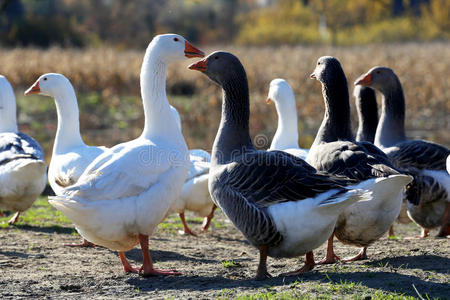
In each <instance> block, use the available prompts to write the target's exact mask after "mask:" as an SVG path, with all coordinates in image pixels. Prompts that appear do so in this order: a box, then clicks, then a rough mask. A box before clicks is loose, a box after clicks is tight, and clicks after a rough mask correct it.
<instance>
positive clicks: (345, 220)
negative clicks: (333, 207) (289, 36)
mask: <svg viewBox="0 0 450 300" xmlns="http://www.w3.org/2000/svg"><path fill="white" fill-rule="evenodd" d="M311 78H313V79H317V80H318V81H319V82H320V83H321V84H322V94H323V99H324V103H325V114H324V118H323V121H322V124H321V126H320V128H319V130H318V133H317V135H316V138H315V140H314V142H313V145H312V146H311V149H310V151H309V154H308V157H307V160H306V161H307V162H308V163H310V164H311V165H312V166H313V167H315V168H316V169H317V170H320V171H326V172H329V173H332V174H338V175H344V176H348V177H350V178H353V179H355V180H358V181H361V180H367V179H369V178H377V177H387V176H390V175H395V174H400V173H399V172H398V171H397V170H396V169H395V168H394V167H393V166H392V164H391V163H390V161H389V159H388V158H387V156H386V155H385V154H384V153H383V152H382V151H381V150H380V149H378V148H377V147H375V146H374V145H373V144H372V143H369V142H356V141H355V140H354V137H353V133H352V130H351V121H350V101H349V92H348V85H347V79H346V77H345V74H344V71H343V69H342V67H341V64H340V63H339V61H338V60H337V59H336V58H334V57H331V56H323V57H320V58H319V59H318V60H317V64H316V67H315V70H314V72H313V73H312V74H311ZM403 178H404V180H403V182H401V183H398V182H393V183H392V184H391V185H390V186H389V187H387V188H386V190H385V191H384V193H381V194H378V195H373V197H372V198H371V200H370V201H366V202H358V203H355V204H353V205H351V206H349V207H348V208H346V209H345V211H344V212H343V213H342V214H341V215H340V216H339V218H338V221H337V223H336V228H335V231H334V235H335V236H336V237H337V238H338V239H339V241H341V242H342V243H345V244H350V245H354V246H358V247H362V249H361V251H360V252H359V253H358V254H357V255H356V256H354V257H352V258H347V259H344V260H342V261H353V260H358V259H363V258H366V257H367V255H366V249H367V247H368V246H369V245H370V244H372V243H373V242H375V241H376V240H377V239H379V238H380V237H381V236H382V235H383V234H384V233H386V232H387V231H388V230H389V227H390V226H391V224H392V223H393V222H394V220H395V219H396V218H397V216H398V215H399V213H400V209H401V206H402V198H403V197H402V193H403V188H404V187H405V185H406V184H407V183H409V182H410V181H411V177H410V176H406V175H404V176H403ZM336 260H339V257H338V256H336V255H335V254H334V250H333V235H332V236H331V237H330V239H329V242H328V249H327V255H326V257H325V259H323V260H321V261H320V263H334V262H336Z"/></svg>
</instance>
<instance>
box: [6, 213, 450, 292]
mask: <svg viewBox="0 0 450 300" xmlns="http://www.w3.org/2000/svg"><path fill="white" fill-rule="evenodd" d="M188 216H189V215H188ZM215 222H216V226H215V228H213V230H212V231H210V232H208V233H206V234H200V235H199V237H192V236H182V235H179V234H178V233H176V232H175V231H174V230H160V231H158V232H157V233H156V234H155V235H154V236H153V237H152V238H151V241H150V248H151V255H152V258H153V260H154V262H156V266H157V267H158V268H160V269H177V270H178V271H181V272H182V273H183V275H181V276H169V277H150V278H144V277H142V276H139V275H138V274H125V273H124V272H123V270H122V266H121V264H120V261H119V258H118V255H117V253H116V252H114V251H110V250H108V249H105V248H102V247H94V248H71V247H67V246H64V245H63V244H65V243H72V242H78V241H80V237H79V236H78V235H76V234H74V230H73V229H72V228H70V227H56V226H53V227H39V226H27V225H22V226H10V227H8V228H3V229H0V237H1V246H0V272H1V277H0V298H1V299H12V298H14V299H19V298H27V299H29V298H32V297H39V298H64V299H78V298H80V297H82V298H87V297H89V298H131V297H136V298H152V299H167V298H198V299H205V298H218V297H221V298H233V297H237V296H239V295H245V294H260V293H263V294H267V293H269V294H272V295H273V294H277V293H283V292H287V293H289V292H292V291H301V292H302V293H304V294H303V295H307V296H311V297H314V296H318V295H323V294H324V293H325V294H328V295H329V296H331V297H336V295H341V296H342V295H348V296H352V295H353V296H355V294H356V293H359V294H357V295H359V296H361V293H362V295H363V298H364V294H367V295H368V298H367V299H370V295H371V294H373V293H375V292H379V291H381V292H382V293H386V294H389V293H398V294H404V295H405V296H408V295H409V296H414V297H418V293H420V294H421V295H425V294H427V295H428V296H429V297H430V298H432V297H439V298H450V284H449V272H450V255H449V254H450V245H449V239H448V238H447V239H437V238H434V237H433V235H435V234H436V231H433V232H431V234H432V236H431V237H428V238H426V239H411V240H408V239H405V238H403V239H399V240H389V239H387V237H384V238H382V239H381V240H379V241H377V242H376V243H375V244H374V245H372V246H371V247H369V249H368V257H369V258H368V259H367V260H362V261H358V262H351V263H338V264H335V265H319V266H316V267H315V268H314V269H313V270H312V271H310V272H308V273H305V274H303V275H302V276H299V277H298V278H297V277H295V276H292V277H281V276H279V274H281V273H283V272H287V271H292V270H295V269H297V268H298V267H299V266H301V265H302V264H303V259H304V258H303V257H301V258H294V259H273V258H269V260H268V270H269V272H270V273H271V274H272V275H273V276H274V277H273V278H271V279H268V280H265V281H255V280H253V276H254V275H255V271H256V268H257V264H258V251H257V250H256V249H255V248H253V247H251V246H250V245H249V244H248V243H247V242H246V241H245V239H244V238H243V236H242V234H241V233H240V232H239V231H237V230H236V229H235V228H234V227H233V226H232V224H230V223H229V221H228V220H227V219H226V218H225V217H224V216H223V215H222V214H221V213H220V212H218V213H217V215H216V220H215ZM217 224H221V226H219V225H217ZM191 226H192V229H193V230H194V231H197V232H198V231H199V229H200V224H198V223H191ZM395 230H396V233H397V234H398V235H401V236H403V237H405V236H413V235H415V234H418V233H419V232H420V230H419V228H418V227H416V226H415V225H414V224H409V225H398V226H396V228H395ZM325 249H326V245H322V246H321V247H320V248H319V249H317V250H316V251H315V255H316V256H315V258H316V260H319V259H320V258H322V257H323V256H324V255H325ZM335 250H336V254H337V255H339V256H341V257H347V256H353V255H356V254H357V253H358V251H359V249H357V248H356V247H351V246H345V245H343V244H341V243H339V242H336V243H335ZM126 255H127V257H128V258H129V259H130V262H131V263H132V264H134V265H139V266H140V260H141V257H142V256H141V252H140V249H139V248H135V249H133V250H131V251H129V252H127V253H126ZM230 260H233V261H234V263H231V266H229V265H228V264H224V263H223V262H224V261H230ZM225 266H228V267H225ZM352 282H354V283H356V284H357V285H356V286H355V287H352V284H350V283H352ZM339 286H341V288H339ZM333 287H334V288H333ZM346 288H347V289H348V290H345V289H346ZM416 290H417V292H416Z"/></svg>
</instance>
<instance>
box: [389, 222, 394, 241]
mask: <svg viewBox="0 0 450 300" xmlns="http://www.w3.org/2000/svg"><path fill="white" fill-rule="evenodd" d="M394 236H395V233H394V225H391V227H389V231H388V238H391V237H394Z"/></svg>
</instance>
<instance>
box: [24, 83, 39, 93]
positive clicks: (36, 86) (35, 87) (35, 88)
mask: <svg viewBox="0 0 450 300" xmlns="http://www.w3.org/2000/svg"><path fill="white" fill-rule="evenodd" d="M40 92H41V89H40V88H39V80H37V81H36V82H35V83H34V84H33V85H32V86H31V87H30V88H29V89H28V90H26V91H25V96H28V95H32V94H39V93H40Z"/></svg>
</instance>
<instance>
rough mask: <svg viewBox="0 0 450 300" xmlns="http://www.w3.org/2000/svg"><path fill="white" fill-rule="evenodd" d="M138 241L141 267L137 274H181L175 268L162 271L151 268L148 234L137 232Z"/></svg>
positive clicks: (145, 275)
mask: <svg viewBox="0 0 450 300" xmlns="http://www.w3.org/2000/svg"><path fill="white" fill-rule="evenodd" d="M139 243H140V244H141V250H142V267H141V268H140V270H139V274H140V275H142V276H144V277H148V276H156V275H165V276H166V275H181V273H180V272H177V271H176V270H169V271H163V270H158V269H155V268H153V262H152V258H151V257H150V250H149V249H148V235H143V234H139Z"/></svg>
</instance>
